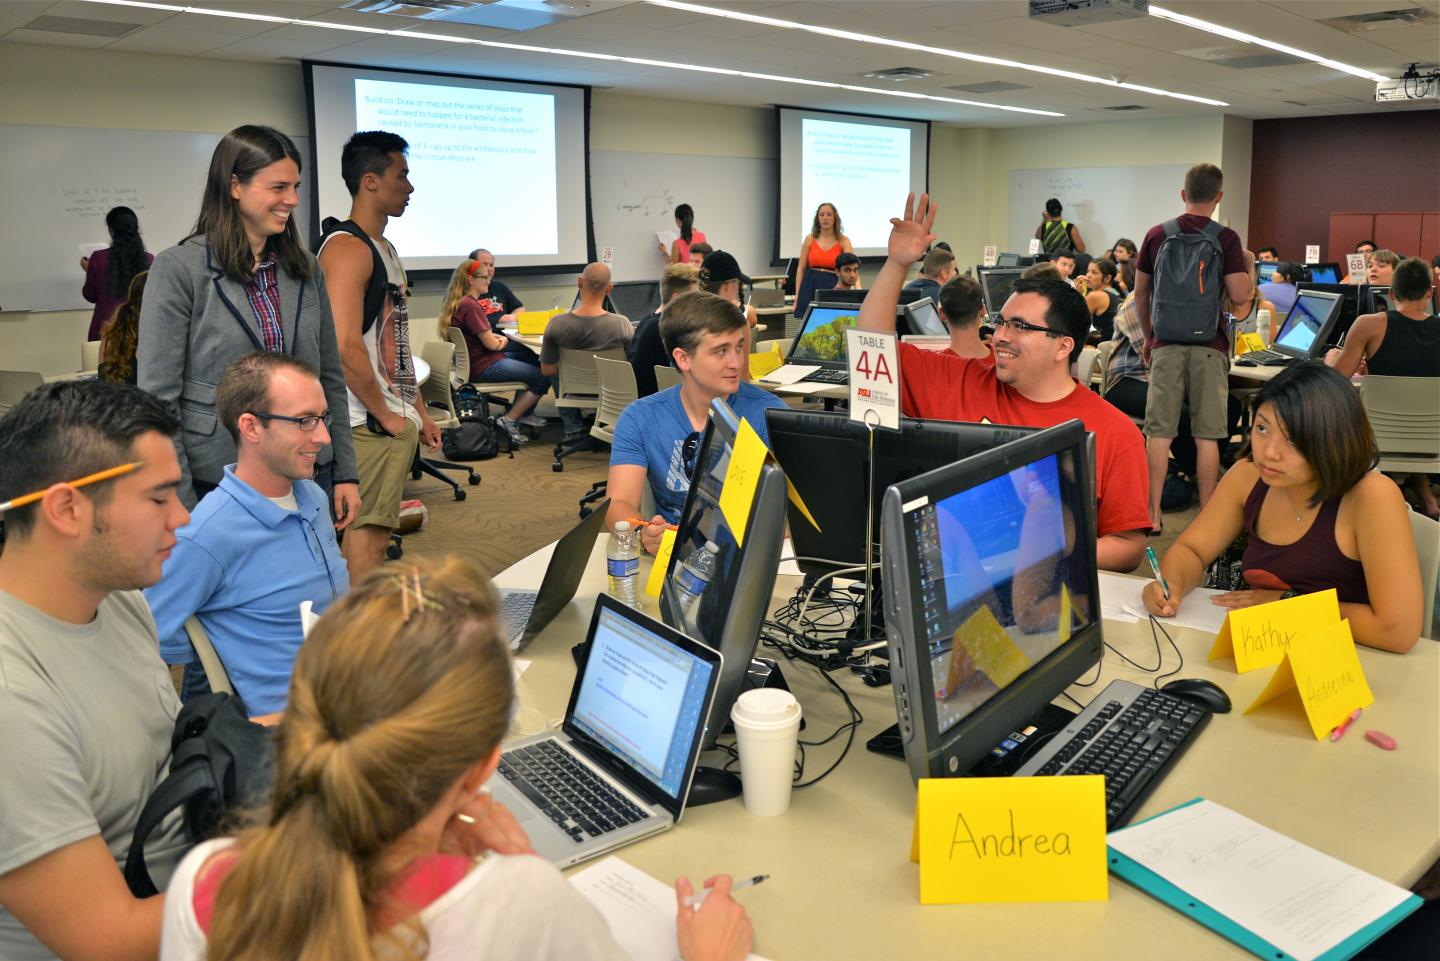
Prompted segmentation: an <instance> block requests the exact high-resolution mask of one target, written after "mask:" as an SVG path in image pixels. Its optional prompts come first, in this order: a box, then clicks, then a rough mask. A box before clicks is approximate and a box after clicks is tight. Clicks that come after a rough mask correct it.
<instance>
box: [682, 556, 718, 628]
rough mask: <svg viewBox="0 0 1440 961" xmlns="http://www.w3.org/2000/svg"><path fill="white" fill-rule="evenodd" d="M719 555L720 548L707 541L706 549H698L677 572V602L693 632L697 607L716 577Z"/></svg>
mask: <svg viewBox="0 0 1440 961" xmlns="http://www.w3.org/2000/svg"><path fill="white" fill-rule="evenodd" d="M719 553H720V548H719V547H718V546H717V545H716V544H715V542H714V541H706V542H705V546H704V547H700V548H697V549H696V550H695V551H694V552H693V553H692V554H691V555H690V556H689V557H687V558H685V563H683V564H681V565H680V567H679V569H678V570H676V571H675V600H676V602H677V603H678V604H679V605H680V610H682V611H684V612H685V623H686V625H687V626H688V627H690V628H691V629H692V630H693V629H694V627H695V623H696V617H695V613H694V612H695V608H696V605H698V604H699V603H700V595H701V594H704V593H705V588H706V587H707V586H708V585H709V583H710V579H711V578H712V577H714V576H715V556H716V555H717V554H719Z"/></svg>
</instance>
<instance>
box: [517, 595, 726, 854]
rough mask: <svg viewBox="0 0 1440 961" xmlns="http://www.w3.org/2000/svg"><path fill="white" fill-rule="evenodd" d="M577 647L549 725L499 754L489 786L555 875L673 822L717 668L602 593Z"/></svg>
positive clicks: (706, 653)
mask: <svg viewBox="0 0 1440 961" xmlns="http://www.w3.org/2000/svg"><path fill="white" fill-rule="evenodd" d="M585 640H586V650H587V651H588V655H587V656H586V658H585V661H584V663H583V664H582V665H581V666H580V670H579V673H578V674H577V676H576V678H575V685H574V687H573V688H571V691H570V706H569V707H568V708H566V709H565V722H564V724H563V725H562V726H561V729H560V730H559V731H557V732H550V733H546V734H538V735H535V736H534V737H528V738H524V739H522V740H519V741H516V742H514V743H513V744H512V745H510V746H509V747H507V748H506V749H505V752H504V754H502V755H501V758H500V770H499V771H498V772H497V773H496V775H495V776H494V777H493V778H491V780H490V788H491V791H492V792H493V795H494V797H495V798H496V799H498V800H500V801H503V802H504V803H505V804H506V805H507V806H508V807H509V808H510V810H511V811H512V812H514V814H515V817H516V818H517V819H518V820H519V822H520V824H521V826H523V827H524V828H525V833H526V834H527V835H528V836H529V838H530V843H531V844H532V845H533V846H534V848H535V852H536V853H537V854H539V855H540V856H541V857H543V858H546V859H548V860H550V861H553V862H554V863H555V864H557V865H559V866H560V867H562V868H563V867H568V866H569V865H572V864H577V863H579V862H581V861H584V860H587V859H589V858H593V857H596V856H597V855H600V854H604V853H606V852H607V851H612V850H614V849H615V848H618V847H620V846H621V845H625V844H629V843H630V842H631V841H638V840H639V839H640V838H644V837H649V836H650V835H652V834H656V833H658V832H660V831H664V830H667V829H668V828H671V827H673V826H674V825H675V824H676V823H677V822H678V821H679V820H680V814H681V812H682V811H684V809H685V801H686V799H687V798H688V797H689V795H690V782H691V780H692V779H693V778H694V776H695V765H696V762H697V761H698V760H699V757H700V745H701V743H702V742H703V741H704V739H705V729H706V724H707V723H708V721H709V717H710V707H711V705H712V703H713V702H714V700H715V689H716V687H717V686H718V685H719V683H720V667H721V664H722V659H721V657H720V653H719V652H718V651H714V650H711V649H710V648H708V647H706V646H705V645H704V644H701V643H700V642H698V641H695V640H692V639H690V638H688V637H686V636H685V635H683V634H681V633H679V632H678V631H674V630H671V629H670V628H668V627H666V626H665V625H664V624H662V623H660V622H659V621H657V620H654V619H653V618H650V617H647V616H645V615H644V614H641V613H640V612H639V611H637V610H635V609H634V608H630V607H626V606H625V605H624V604H621V603H620V602H619V601H617V600H615V599H614V598H612V597H610V596H608V595H605V594H602V595H600V596H599V597H598V598H597V599H596V604H595V614H594V616H593V617H592V618H591V620H590V631H589V633H588V634H587V635H586V638H585Z"/></svg>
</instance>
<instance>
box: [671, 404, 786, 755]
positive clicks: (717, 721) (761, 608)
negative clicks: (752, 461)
mask: <svg viewBox="0 0 1440 961" xmlns="http://www.w3.org/2000/svg"><path fill="white" fill-rule="evenodd" d="M739 429H740V419H739V418H738V417H737V416H736V415H735V412H734V411H732V410H731V409H730V405H728V404H726V403H725V401H723V400H719V399H717V400H715V401H712V402H711V404H710V417H709V422H708V423H707V424H706V425H705V431H704V433H703V434H702V435H701V437H700V442H699V447H698V448H696V452H695V471H694V474H693V475H692V476H691V479H690V493H689V494H688V495H687V496H686V498H685V509H684V511H683V512H682V513H681V515H680V529H679V530H678V531H676V533H675V549H674V551H673V552H672V553H671V555H670V566H669V568H668V569H667V570H666V573H665V582H664V586H663V587H662V588H661V590H660V617H661V619H662V620H663V621H664V622H665V623H666V624H668V625H669V626H671V627H673V628H675V629H676V630H678V631H681V632H683V633H685V634H688V635H689V636H690V637H693V638H695V639H696V640H697V641H701V642H703V643H705V644H708V645H709V646H710V647H713V648H714V649H715V650H717V651H719V652H720V653H721V654H722V655H723V656H724V659H725V663H724V665H723V666H722V668H721V673H720V686H719V689H718V690H717V691H716V694H715V704H714V707H713V708H712V709H711V716H710V731H709V733H707V734H706V736H705V746H706V747H710V746H712V745H713V744H714V743H715V736H716V735H717V734H719V733H720V730H721V729H722V728H723V727H724V726H725V724H726V723H727V722H728V720H729V718H730V707H731V705H732V704H734V703H735V698H737V697H739V696H740V693H741V691H743V690H744V688H745V682H746V677H747V675H748V674H749V672H750V661H751V658H753V657H754V656H755V646H756V644H757V642H758V641H759V638H760V625H761V622H762V621H763V620H764V619H765V614H766V612H767V611H768V610H769V609H770V595H771V594H772V593H773V592H774V590H775V575H776V572H777V571H778V570H779V567H780V546H781V543H782V542H783V541H784V537H785V501H786V487H785V475H784V474H783V473H782V472H781V470H780V468H779V467H776V466H775V464H774V463H769V462H767V463H766V464H765V465H764V466H763V467H761V469H760V477H759V480H758V481H757V483H756V487H755V500H754V501H753V503H752V504H751V506H750V517H749V520H748V522H747V523H746V525H745V535H744V539H743V543H741V542H740V541H739V540H737V539H736V537H735V534H734V531H733V529H732V528H731V526H730V523H729V522H728V521H727V520H726V519H725V515H724V513H723V512H722V511H721V510H720V491H721V487H722V486H723V484H724V481H725V471H726V468H727V467H728V466H729V464H730V454H731V451H732V450H733V449H734V446H735V437H736V432H737V431H738V430H739ZM706 541H713V542H714V543H715V545H716V546H717V547H718V548H720V550H719V553H717V554H716V555H715V573H714V575H713V576H712V577H711V579H710V582H709V584H708V585H707V586H706V588H705V590H704V592H703V593H702V594H701V595H700V598H699V600H698V601H697V602H696V603H695V604H694V606H693V607H691V608H690V609H689V610H687V609H685V607H684V606H682V604H681V603H680V599H679V596H678V595H679V592H678V591H677V589H676V586H675V572H676V571H677V570H679V568H680V565H681V564H682V563H684V561H685V559H686V558H688V557H689V556H690V555H691V554H692V553H694V552H695V551H697V550H700V549H702V548H704V546H705V542H706Z"/></svg>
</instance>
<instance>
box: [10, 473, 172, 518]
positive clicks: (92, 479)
mask: <svg viewBox="0 0 1440 961" xmlns="http://www.w3.org/2000/svg"><path fill="white" fill-rule="evenodd" d="M144 463H145V462H144V461H143V460H137V461H135V462H134V463H131V464H121V465H120V466H119V467H109V468H106V469H105V470H102V471H96V472H95V473H93V474H91V475H89V476H88V477H82V478H80V479H79V480H73V481H64V482H62V483H67V484H69V485H70V486H71V487H84V486H85V485H86V484H98V483H99V482H100V481H103V480H109V479H110V478H112V477H119V476H120V475H121V474H128V473H130V472H131V471H132V470H135V469H136V468H137V467H140V466H141V465H142V464H144ZM53 486H54V485H53V484H52V485H51V487H53ZM49 489H50V488H49V487H47V488H45V490H43V491H35V492H34V493H33V494H25V495H24V496H22V497H16V498H14V499H13V500H8V501H6V502H5V503H3V504H0V514H3V513H5V512H6V511H8V510H10V509H11V508H14V507H24V506H25V505H26V504H31V503H34V502H35V501H38V500H39V499H40V498H42V497H44V496H45V491H48V490H49Z"/></svg>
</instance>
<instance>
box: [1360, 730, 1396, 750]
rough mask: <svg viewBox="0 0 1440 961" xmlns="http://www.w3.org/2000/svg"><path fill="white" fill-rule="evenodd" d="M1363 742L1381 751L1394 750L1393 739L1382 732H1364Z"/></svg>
mask: <svg viewBox="0 0 1440 961" xmlns="http://www.w3.org/2000/svg"><path fill="white" fill-rule="evenodd" d="M1365 740H1367V741H1369V742H1370V743H1371V744H1373V745H1375V746H1376V747H1378V748H1381V749H1383V750H1386V751H1393V750H1395V739H1394V738H1393V737H1391V736H1390V735H1388V734H1386V733H1385V732H1384V731H1366V732H1365Z"/></svg>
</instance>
